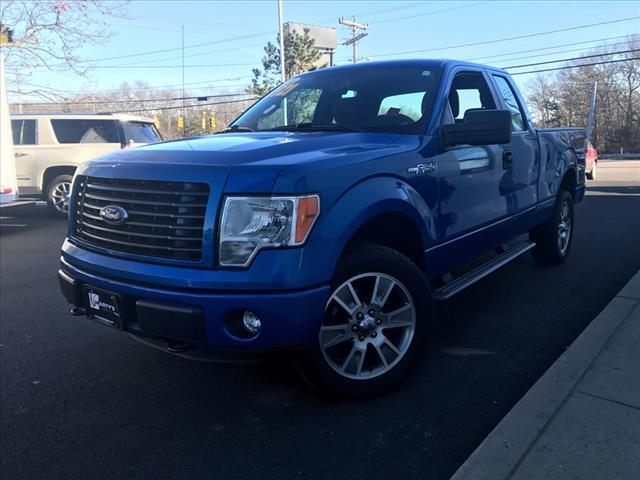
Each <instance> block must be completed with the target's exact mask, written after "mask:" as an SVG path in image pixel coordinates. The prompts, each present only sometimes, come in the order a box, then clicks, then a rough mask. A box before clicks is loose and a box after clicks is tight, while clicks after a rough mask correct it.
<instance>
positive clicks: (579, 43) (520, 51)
mask: <svg viewBox="0 0 640 480" xmlns="http://www.w3.org/2000/svg"><path fill="white" fill-rule="evenodd" d="M629 36H630V35H619V36H616V37H605V38H597V39H594V40H585V41H583V42H573V43H563V44H562V45H554V46H552V47H542V48H531V49H529V50H519V51H517V52H509V53H501V54H499V55H489V56H488V57H476V58H470V59H469V61H470V62H475V61H477V60H487V59H490V58H499V57H508V56H511V55H517V54H519V53H530V52H542V51H544V50H553V49H554V48H562V47H573V46H575V45H584V44H585V43H595V42H605V41H607V40H617V39H619V38H627V37H629ZM623 43H627V42H619V43H610V44H605V45H595V47H600V46H605V47H607V46H610V45H622V44H623ZM556 53H559V52H556ZM545 55H547V54H545ZM532 57H534V55H531V57H520V58H532ZM508 60H518V59H517V58H512V59H508Z"/></svg>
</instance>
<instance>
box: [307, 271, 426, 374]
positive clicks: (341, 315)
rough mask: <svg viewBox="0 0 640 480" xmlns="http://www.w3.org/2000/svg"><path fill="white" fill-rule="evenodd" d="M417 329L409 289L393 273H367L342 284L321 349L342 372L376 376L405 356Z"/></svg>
mask: <svg viewBox="0 0 640 480" xmlns="http://www.w3.org/2000/svg"><path fill="white" fill-rule="evenodd" d="M415 327H416V308H415V305H414V302H413V300H412V298H411V295H410V294H409V292H408V290H407V289H406V287H405V286H404V285H402V283H401V282H400V281H399V280H397V279H396V278H393V277H392V276H390V275H387V274H384V273H373V272H372V273H364V274H361V275H357V276H354V277H352V278H350V279H348V280H347V281H345V282H344V283H342V284H341V285H340V286H339V287H338V288H336V289H335V290H334V292H333V293H332V295H331V297H330V298H329V301H328V302H327V305H326V309H325V320H324V322H323V325H322V327H321V328H320V333H319V342H320V349H321V351H322V354H323V356H324V358H325V360H326V361H327V363H328V364H329V365H330V366H331V368H332V369H333V370H335V371H336V372H337V373H338V374H340V375H342V376H344V377H347V378H351V379H357V380H364V379H370V378H374V377H377V376H380V375H382V374H384V373H386V372H388V371H389V370H391V369H392V368H393V367H394V366H395V365H396V364H397V363H398V362H399V361H400V360H401V359H402V358H403V357H404V356H405V354H406V353H407V351H408V350H409V347H410V346H411V340H412V339H413V335H414V332H415Z"/></svg>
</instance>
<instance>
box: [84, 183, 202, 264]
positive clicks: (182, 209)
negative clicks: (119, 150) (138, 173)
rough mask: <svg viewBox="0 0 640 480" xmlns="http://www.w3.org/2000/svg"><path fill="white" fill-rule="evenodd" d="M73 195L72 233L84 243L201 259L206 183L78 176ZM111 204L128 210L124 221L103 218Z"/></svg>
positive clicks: (141, 252)
mask: <svg viewBox="0 0 640 480" xmlns="http://www.w3.org/2000/svg"><path fill="white" fill-rule="evenodd" d="M73 195H74V196H73V199H72V201H73V202H74V203H75V205H74V206H75V208H74V212H75V214H74V217H75V218H74V222H73V233H74V236H75V237H76V238H77V239H78V240H81V241H82V242H85V243H87V244H90V245H95V246H98V247H103V248H108V249H110V250H116V251H120V252H125V253H133V254H137V255H145V256H149V257H159V258H169V259H176V260H191V261H199V260H201V259H202V236H203V228H204V216H205V210H206V208H207V202H208V200H209V186H208V185H207V184H205V183H191V182H163V181H149V180H123V179H113V178H101V177H88V176H78V177H77V178H76V183H75V185H74V193H73ZM109 205H112V206H118V207H121V208H123V209H124V210H126V212H127V215H128V216H127V219H126V221H125V222H124V223H122V224H120V225H115V224H113V223H114V222H113V220H112V221H111V222H107V221H106V220H105V219H104V218H103V217H102V216H101V215H100V211H101V210H102V209H103V208H104V207H106V206H109Z"/></svg>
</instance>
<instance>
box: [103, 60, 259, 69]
mask: <svg viewBox="0 0 640 480" xmlns="http://www.w3.org/2000/svg"><path fill="white" fill-rule="evenodd" d="M251 65H255V62H253V63H211V64H206V65H185V66H184V68H212V67H248V66H251ZM91 68H99V69H108V70H110V69H141V68H144V69H147V68H182V65H139V66H138V65H96V66H95V67H91Z"/></svg>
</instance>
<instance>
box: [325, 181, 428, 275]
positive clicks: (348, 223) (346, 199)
mask: <svg viewBox="0 0 640 480" xmlns="http://www.w3.org/2000/svg"><path fill="white" fill-rule="evenodd" d="M388 213H398V214H401V215H405V216H406V217H408V218H409V219H410V220H411V221H412V222H413V223H414V224H415V226H416V228H417V229H418V231H419V232H420V235H421V241H422V245H423V248H424V249H426V248H428V246H430V245H432V244H433V243H434V242H435V238H436V237H435V235H436V228H435V216H434V214H433V209H432V208H431V207H429V206H428V205H427V204H426V202H425V201H424V199H423V198H422V196H421V195H420V194H419V193H418V192H417V191H416V190H415V189H414V188H413V187H412V186H411V185H409V184H408V183H406V182H404V181H402V180H400V179H399V178H397V177H392V176H376V177H369V178H367V179H364V180H363V181H361V182H359V183H357V184H355V185H353V186H352V187H351V188H349V189H348V190H347V191H345V192H344V193H343V194H342V195H340V197H338V199H337V200H336V201H335V202H334V203H333V205H332V206H331V207H330V208H329V210H328V212H327V213H326V214H325V216H324V218H323V220H322V222H320V223H319V224H318V225H317V226H318V227H320V228H319V229H318V230H317V231H316V232H315V233H316V235H314V240H315V241H320V242H323V244H324V245H325V246H329V245H330V248H329V251H328V253H327V255H326V260H327V262H326V264H327V265H326V268H328V269H330V272H331V274H332V273H333V271H334V269H335V267H336V265H337V262H338V260H339V258H340V256H341V255H342V253H343V251H344V249H345V247H346V246H347V244H348V242H349V241H350V240H351V238H353V236H354V235H355V233H356V232H357V231H358V230H359V229H360V228H361V227H362V226H363V225H365V224H366V223H367V222H368V221H370V220H371V219H373V218H375V217H376V216H378V215H381V214H388ZM325 248H326V247H325Z"/></svg>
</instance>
